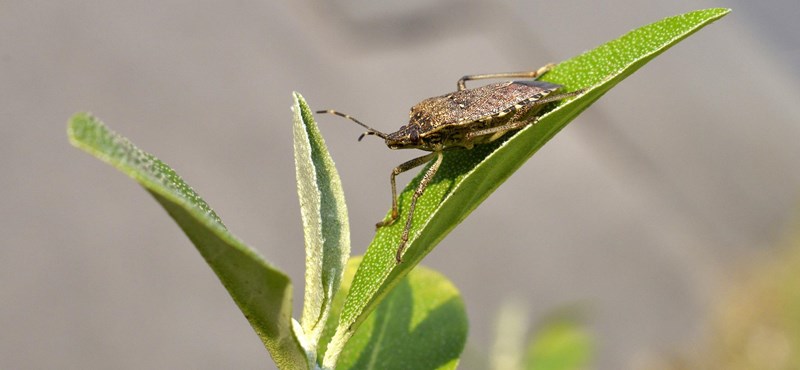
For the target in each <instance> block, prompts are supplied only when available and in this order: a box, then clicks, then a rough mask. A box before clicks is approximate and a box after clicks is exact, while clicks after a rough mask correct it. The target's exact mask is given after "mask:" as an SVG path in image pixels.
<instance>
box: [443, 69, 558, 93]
mask: <svg viewBox="0 0 800 370" xmlns="http://www.w3.org/2000/svg"><path fill="white" fill-rule="evenodd" d="M553 67H555V64H553V63H548V64H547V65H545V66H544V67H541V68H539V69H537V70H535V71H531V72H505V73H489V74H483V75H466V76H464V77H461V78H460V79H459V80H458V83H457V85H458V90H459V91H460V90H464V89H466V88H467V85H466V82H467V81H473V80H485V79H490V78H537V77H539V76H541V75H543V74H545V73H547V71H549V70H551V69H553Z"/></svg>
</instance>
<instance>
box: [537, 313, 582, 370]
mask: <svg viewBox="0 0 800 370" xmlns="http://www.w3.org/2000/svg"><path fill="white" fill-rule="evenodd" d="M593 348H594V345H593V341H592V335H591V334H590V333H589V332H588V331H587V330H586V329H585V328H584V327H583V326H582V325H580V324H579V323H577V322H576V321H575V320H570V319H569V318H557V319H552V320H549V321H547V322H545V324H544V325H543V326H542V327H541V328H540V329H539V330H538V331H537V333H536V336H535V337H534V338H533V340H532V341H531V343H530V344H529V345H528V350H527V352H526V353H525V360H524V363H525V369H527V370H580V369H587V368H589V361H590V360H591V356H592V349H593Z"/></svg>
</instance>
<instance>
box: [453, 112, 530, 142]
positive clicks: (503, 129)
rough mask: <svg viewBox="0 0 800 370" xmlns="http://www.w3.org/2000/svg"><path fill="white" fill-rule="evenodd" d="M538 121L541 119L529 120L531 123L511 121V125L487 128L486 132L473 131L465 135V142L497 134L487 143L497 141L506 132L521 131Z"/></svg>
mask: <svg viewBox="0 0 800 370" xmlns="http://www.w3.org/2000/svg"><path fill="white" fill-rule="evenodd" d="M538 120H539V117H536V118H534V119H533V120H529V121H525V120H516V121H515V120H511V121H510V122H509V123H507V124H505V125H502V126H497V127H491V128H487V129H484V130H478V131H472V132H470V133H468V134H466V135H464V140H465V141H471V140H473V139H475V138H478V137H481V136H485V135H491V134H495V137H492V138H491V140H488V141H487V142H491V141H495V140H497V139H499V138H500V137H502V136H503V135H504V134H505V133H506V132H509V131H513V130H518V129H521V128H523V127H525V126H527V125H532V124H535V123H536V121H538Z"/></svg>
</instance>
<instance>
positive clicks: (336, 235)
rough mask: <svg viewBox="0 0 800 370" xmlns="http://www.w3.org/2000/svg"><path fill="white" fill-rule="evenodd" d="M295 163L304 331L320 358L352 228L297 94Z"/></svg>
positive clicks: (329, 165)
mask: <svg viewBox="0 0 800 370" xmlns="http://www.w3.org/2000/svg"><path fill="white" fill-rule="evenodd" d="M292 110H293V111H294V159H295V168H296V170H297V194H298V197H299V198H300V210H301V215H302V218H303V230H304V232H305V243H306V290H305V300H304V301H303V317H302V319H301V326H302V328H303V332H304V338H303V340H301V342H303V341H306V342H307V343H305V344H304V347H305V348H306V351H308V352H309V354H310V355H312V358H315V356H316V347H317V342H318V341H319V338H320V335H322V329H323V328H324V327H325V322H326V321H327V319H328V312H329V311H330V305H331V300H332V299H333V295H334V293H336V292H337V291H338V290H339V284H340V283H341V280H342V275H343V274H344V268H345V264H346V263H347V259H348V258H349V257H350V227H349V224H348V222H347V207H346V206H345V202H344V192H343V191H342V183H341V180H339V174H338V173H337V172H336V168H335V167H334V164H333V160H332V159H331V156H330V154H329V153H328V149H327V148H326V147H325V141H324V140H323V139H322V136H321V134H320V132H319V129H318V128H317V125H316V123H315V122H314V118H313V116H312V114H311V110H310V109H309V108H308V105H307V104H306V102H305V100H303V97H302V96H301V95H300V94H298V93H295V94H294V105H293V106H292Z"/></svg>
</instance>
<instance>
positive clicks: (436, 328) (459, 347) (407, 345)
mask: <svg viewBox="0 0 800 370" xmlns="http://www.w3.org/2000/svg"><path fill="white" fill-rule="evenodd" d="M360 262H361V258H360V257H356V258H352V259H351V260H350V262H349V263H348V265H347V272H346V274H345V278H344V281H343V283H342V288H341V291H340V292H339V294H337V295H336V299H335V300H334V305H333V307H334V308H333V311H334V312H335V313H338V312H339V310H341V308H342V305H343V303H344V300H345V296H346V294H347V292H348V290H349V289H350V284H351V282H352V279H353V275H354V274H355V271H356V268H357V267H358V264H359V263H360ZM331 317H336V315H335V314H332V315H331ZM467 326H468V323H467V315H466V311H465V309H464V303H463V301H462V300H461V296H460V295H459V292H458V290H457V289H456V287H455V286H453V284H452V283H451V282H450V281H448V280H447V278H445V277H444V276H442V275H441V274H439V273H438V272H436V271H433V270H431V269H428V268H425V267H419V268H417V269H415V270H414V271H411V273H409V274H408V275H406V276H405V277H404V278H403V279H401V281H400V283H399V284H398V286H397V289H394V290H392V292H391V293H389V294H388V295H387V296H386V299H384V300H383V301H382V302H381V303H380V304H379V305H378V306H377V308H376V309H375V311H374V312H372V314H371V315H370V316H369V317H368V318H367V319H366V321H364V323H363V324H362V325H361V326H360V327H359V328H358V330H357V331H356V333H355V335H354V336H353V337H352V338H351V340H350V341H349V342H348V343H347V345H346V346H345V347H344V350H343V351H342V352H341V357H340V358H339V363H338V364H337V365H336V368H337V369H408V368H412V367H413V368H414V369H422V370H424V369H455V368H456V366H457V365H458V359H459V356H460V354H461V352H462V351H463V349H464V343H465V342H466V339H467ZM335 330H336V320H334V319H330V320H329V322H328V325H327V327H326V330H325V334H324V336H323V343H322V344H321V347H320V348H325V347H324V346H325V345H326V344H327V341H328V340H330V339H331V336H332V335H333V334H334V332H335ZM326 368H332V366H326Z"/></svg>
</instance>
